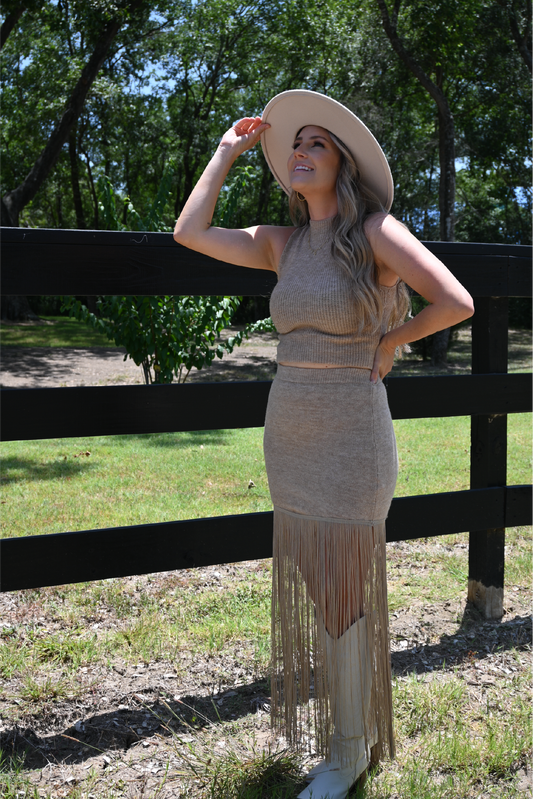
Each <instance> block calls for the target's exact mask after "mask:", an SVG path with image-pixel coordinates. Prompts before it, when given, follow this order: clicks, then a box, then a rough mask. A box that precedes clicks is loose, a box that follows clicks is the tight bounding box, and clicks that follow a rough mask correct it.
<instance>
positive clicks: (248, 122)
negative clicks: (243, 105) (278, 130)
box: [219, 117, 270, 158]
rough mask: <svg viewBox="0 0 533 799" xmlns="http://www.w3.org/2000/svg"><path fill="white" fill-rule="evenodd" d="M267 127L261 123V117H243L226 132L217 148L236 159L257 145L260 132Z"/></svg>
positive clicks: (267, 125) (264, 123) (267, 126)
mask: <svg viewBox="0 0 533 799" xmlns="http://www.w3.org/2000/svg"><path fill="white" fill-rule="evenodd" d="M269 127H270V125H269V124H268V123H266V122H262V120H261V117H244V119H240V120H239V121H238V122H236V123H235V125H233V127H232V128H230V129H229V130H227V131H226V133H225V134H224V135H223V137H222V139H221V141H220V145H219V147H220V148H222V149H223V150H228V151H229V152H231V153H232V155H234V157H235V158H237V157H238V156H239V155H241V153H244V152H245V151H246V150H249V149H250V148H251V147H253V146H254V145H255V144H257V142H258V141H259V138H260V136H261V134H262V132H263V131H264V130H266V129H267V128H269Z"/></svg>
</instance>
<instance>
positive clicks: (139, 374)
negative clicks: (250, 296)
mask: <svg viewBox="0 0 533 799" xmlns="http://www.w3.org/2000/svg"><path fill="white" fill-rule="evenodd" d="M276 345H277V338H276V336H275V335H274V334H272V333H261V334H259V335H255V336H252V337H251V338H250V340H249V341H245V343H244V344H243V345H242V346H241V347H236V348H235V350H234V351H233V352H232V353H231V354H228V355H225V356H224V358H223V359H220V360H219V359H216V360H215V361H214V362H213V363H212V364H211V366H210V367H209V368H207V369H202V370H201V371H197V370H196V369H194V370H192V372H191V374H190V375H189V377H188V380H190V381H204V382H206V381H222V380H272V378H273V376H274V372H275V362H276ZM125 353H126V350H125V349H123V348H122V347H86V348H83V349H81V348H80V349H78V348H73V347H3V348H2V350H1V351H0V387H1V388H61V387H71V386H109V385H135V384H142V383H144V375H143V371H142V368H141V367H140V366H136V365H135V364H134V362H133V361H132V360H131V359H130V358H127V359H126V360H124V355H125Z"/></svg>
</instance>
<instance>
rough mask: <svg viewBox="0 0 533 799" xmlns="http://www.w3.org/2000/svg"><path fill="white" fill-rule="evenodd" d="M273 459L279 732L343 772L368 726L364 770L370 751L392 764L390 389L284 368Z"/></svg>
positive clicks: (394, 468) (269, 435)
mask: <svg viewBox="0 0 533 799" xmlns="http://www.w3.org/2000/svg"><path fill="white" fill-rule="evenodd" d="M264 449H265V461H266V467H267V474H268V481H269V488H270V493H271V497H272V501H273V504H274V547H273V555H274V558H273V586H272V588H273V591H272V723H273V726H274V728H275V729H277V730H278V731H279V732H281V733H282V734H284V735H285V737H286V738H287V740H288V741H289V742H290V743H291V744H292V745H294V746H295V747H296V748H297V749H300V750H302V749H307V750H308V751H316V752H318V753H320V754H321V755H322V756H323V757H325V758H326V759H327V760H330V759H340V760H341V762H342V761H343V760H344V759H345V758H344V754H343V752H342V747H340V746H339V744H338V742H337V749H336V745H335V736H337V738H338V736H339V729H340V728H341V727H342V726H343V725H344V726H346V725H347V727H348V728H351V729H352V731H353V729H354V725H355V726H356V727H357V725H359V733H361V735H362V740H363V742H364V750H365V752H366V756H367V761H368V760H369V759H370V749H371V748H372V749H373V751H372V759H373V761H376V760H377V759H379V758H380V756H381V755H382V754H385V753H388V755H389V756H390V757H393V756H394V736H393V727H392V696H391V670H390V654H389V629H388V610H387V581H386V551H385V519H386V517H387V513H388V510H389V506H390V503H391V500H392V496H393V493H394V488H395V484H396V478H397V473H398V457H397V452H396V442H395V438H394V430H393V426H392V420H391V415H390V411H389V407H388V403H387V396H386V390H385V387H384V385H383V383H381V381H379V382H378V383H377V384H372V383H370V373H369V371H368V370H363V369H354V368H339V369H305V368H296V367H287V366H281V365H280V366H278V372H277V375H276V378H275V380H274V383H273V385H272V389H271V391H270V396H269V401H268V409H267V415H266V422H265V437H264ZM361 625H363V626H362V627H361ZM356 628H357V630H358V633H357V636H355V637H354V632H353V631H355V630H356ZM361 630H363V631H364V634H363V635H361V634H360V632H361ZM350 631H351V632H350ZM348 636H350V638H351V641H352V643H351V644H347V640H348ZM353 641H356V645H355V646H354V645H353ZM346 714H348V715H350V714H351V715H352V716H355V715H357V716H358V717H359V718H358V719H355V720H354V719H348V720H347V721H346V718H345V717H346ZM341 732H342V731H341ZM356 732H357V730H356ZM343 765H344V763H343Z"/></svg>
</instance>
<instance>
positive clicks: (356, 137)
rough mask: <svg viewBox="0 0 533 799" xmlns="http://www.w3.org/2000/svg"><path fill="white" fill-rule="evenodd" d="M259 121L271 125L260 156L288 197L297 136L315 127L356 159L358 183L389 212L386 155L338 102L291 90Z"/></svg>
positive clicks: (391, 194)
mask: <svg viewBox="0 0 533 799" xmlns="http://www.w3.org/2000/svg"><path fill="white" fill-rule="evenodd" d="M262 119H263V122H268V123H269V125H270V128H267V130H265V131H263V133H262V134H261V145H262V147H263V153H264V155H265V158H266V161H267V163H268V166H269V167H270V170H271V171H272V174H273V175H274V177H275V178H276V180H277V182H278V183H279V185H280V186H281V188H282V189H283V191H285V192H286V193H287V194H288V193H289V190H290V183H289V174H288V170H287V161H288V160H289V156H290V154H291V150H292V145H293V143H294V138H295V136H296V133H297V132H298V131H299V130H300V129H301V128H303V127H305V126H306V125H317V126H319V127H321V128H325V129H326V130H329V131H330V132H331V133H333V134H334V135H335V136H337V137H338V138H339V139H341V141H343V142H344V144H345V145H346V146H347V147H348V149H349V150H350V152H351V153H352V155H353V157H354V158H355V161H356V163H357V166H358V168H359V172H360V175H361V181H362V182H363V183H364V184H365V185H366V186H368V188H369V189H371V191H373V192H374V194H376V196H377V197H378V199H379V201H380V202H381V204H382V205H383V207H384V208H385V209H386V210H387V211H389V210H390V207H391V205H392V201H393V198H394V184H393V181H392V175H391V171H390V168H389V165H388V163H387V159H386V158H385V154H384V152H383V150H382V149H381V147H380V146H379V144H378V142H377V141H376V139H375V138H374V136H373V135H372V133H371V132H370V131H369V130H368V128H367V127H366V125H365V124H363V122H361V120H360V119H359V118H358V117H356V116H355V114H353V113H352V112H351V111H349V110H348V109H347V108H345V107H344V106H343V105H341V103H339V102H337V100H333V99H332V98H331V97H326V96H325V95H324V94H319V93H318V92H311V91H308V90H307V89H291V90H290V91H287V92H282V93H281V94H277V95H276V96H275V97H273V98H272V100H270V102H269V103H268V105H267V106H266V108H265V110H264V111H263V116H262Z"/></svg>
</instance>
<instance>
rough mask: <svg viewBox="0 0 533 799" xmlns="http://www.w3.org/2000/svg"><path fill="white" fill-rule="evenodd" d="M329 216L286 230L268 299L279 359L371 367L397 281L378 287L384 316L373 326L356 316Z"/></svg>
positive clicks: (392, 300) (284, 361)
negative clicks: (334, 247)
mask: <svg viewBox="0 0 533 799" xmlns="http://www.w3.org/2000/svg"><path fill="white" fill-rule="evenodd" d="M332 222H333V220H332V219H321V220H319V221H317V222H314V221H313V220H310V222H309V224H308V225H305V227H301V228H297V229H296V230H295V231H294V233H293V234H292V235H291V237H290V239H289V240H288V242H287V244H286V245H285V249H284V250H283V253H282V255H281V258H280V262H279V267H278V283H277V284H276V286H275V288H274V290H273V292H272V296H271V298H270V313H271V316H272V321H273V322H274V324H275V326H276V329H277V331H278V333H279V345H278V363H324V364H331V365H332V366H351V367H358V368H361V369H372V366H373V363H374V354H375V352H376V348H377V346H378V344H379V342H380V339H381V337H382V336H383V335H385V333H386V332H387V330H388V325H389V319H390V315H391V312H392V309H393V305H394V300H395V297H396V286H379V292H380V294H381V301H382V303H383V315H382V318H381V324H380V326H379V328H378V329H377V330H376V331H372V330H371V329H370V328H368V327H366V328H365V327H363V326H362V325H361V324H360V320H359V319H358V318H357V314H356V309H355V300H354V296H353V289H352V279H351V278H350V276H349V275H348V274H347V273H346V271H345V269H344V268H343V267H342V266H341V265H340V264H339V263H338V261H336V260H335V258H334V257H333V254H332V248H331V241H332Z"/></svg>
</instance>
